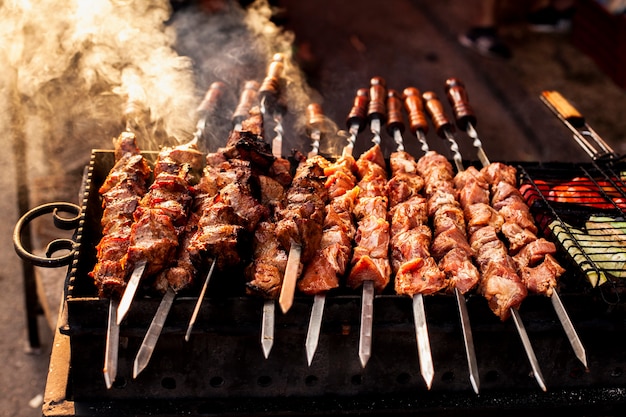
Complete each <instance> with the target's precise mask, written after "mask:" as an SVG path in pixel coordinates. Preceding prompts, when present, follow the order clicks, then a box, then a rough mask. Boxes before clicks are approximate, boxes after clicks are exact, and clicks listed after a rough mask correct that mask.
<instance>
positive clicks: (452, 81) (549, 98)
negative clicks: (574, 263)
mask: <svg viewBox="0 0 626 417" xmlns="http://www.w3.org/2000/svg"><path fill="white" fill-rule="evenodd" d="M446 93H447V96H448V100H449V101H450V104H451V105H452V108H453V110H454V112H453V113H454V117H455V119H456V123H457V126H458V127H459V128H460V129H464V130H465V131H466V132H467V135H468V136H469V137H470V138H472V139H473V140H474V142H473V146H474V147H475V148H476V149H477V155H478V159H479V160H480V162H481V164H483V166H487V165H489V164H490V162H489V158H487V155H486V154H485V151H484V150H483V146H482V142H481V141H480V139H479V137H478V133H477V132H476V129H475V125H476V122H477V120H476V115H475V114H474V110H473V109H472V107H471V106H470V104H469V96H468V94H467V90H466V89H465V85H464V84H463V83H462V82H461V81H460V80H458V79H456V78H449V79H448V80H446ZM543 97H545V102H546V104H551V105H552V106H551V108H552V109H553V111H555V112H557V114H561V113H562V114H563V117H562V120H567V119H570V120H574V119H576V120H580V119H579V118H582V116H581V115H580V113H578V111H576V109H574V108H573V107H571V108H570V107H568V105H569V103H567V101H565V99H564V98H562V96H560V94H558V93H554V92H552V93H548V94H546V92H544V94H543V95H542V98H543ZM559 109H561V112H560V113H559ZM588 130H589V131H592V130H591V128H588ZM594 134H595V132H594ZM595 136H597V135H595ZM597 143H598V144H599V145H600V146H602V152H603V154H602V155H605V152H612V150H611V149H610V148H608V145H606V143H604V141H602V140H601V139H600V141H598V142H597ZM602 155H600V156H602ZM550 301H551V302H552V306H553V308H554V311H555V312H556V315H557V317H558V318H559V321H560V322H561V326H562V327H563V330H564V331H565V334H566V335H567V338H568V340H569V343H570V345H571V346H572V349H573V350H574V353H575V354H576V357H577V358H578V359H579V360H580V361H581V362H582V364H583V365H585V368H587V355H586V352H585V347H584V346H583V344H582V341H581V340H580V338H579V337H578V334H577V333H576V329H575V328H574V325H573V324H572V321H571V319H570V318H569V315H568V314H567V311H566V310H565V307H564V306H563V303H562V302H561V297H560V296H559V293H558V292H557V291H556V288H554V290H553V291H552V295H551V296H550Z"/></svg>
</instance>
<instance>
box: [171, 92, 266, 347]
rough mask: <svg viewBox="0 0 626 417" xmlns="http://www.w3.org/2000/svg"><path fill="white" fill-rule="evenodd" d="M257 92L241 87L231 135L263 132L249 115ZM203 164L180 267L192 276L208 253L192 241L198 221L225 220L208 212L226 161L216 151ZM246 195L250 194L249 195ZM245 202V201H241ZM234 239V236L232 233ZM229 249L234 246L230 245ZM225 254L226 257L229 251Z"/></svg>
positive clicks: (193, 316) (197, 307)
mask: <svg viewBox="0 0 626 417" xmlns="http://www.w3.org/2000/svg"><path fill="white" fill-rule="evenodd" d="M257 89H258V83H257V82H256V81H248V82H246V83H245V84H244V88H243V91H242V93H241V96H240V99H239V103H238V104H237V107H236V108H235V111H234V112H233V116H232V122H233V126H234V127H233V131H235V132H238V131H240V130H242V127H243V125H245V126H246V131H253V132H254V131H258V132H260V131H261V130H262V127H260V126H261V125H262V119H261V118H260V117H259V116H258V112H257V115H256V117H255V116H254V115H253V113H252V107H253V106H254V105H255V104H256V98H257V91H256V90H257ZM233 136H234V137H238V135H236V134H235V135H233ZM206 163H207V164H206V167H205V170H204V175H203V178H202V179H201V181H200V183H199V184H198V185H197V186H196V189H195V197H194V207H195V210H194V211H193V212H192V218H191V219H190V220H192V221H193V222H192V223H191V224H192V225H193V227H191V228H188V230H189V232H188V234H187V236H186V238H185V243H184V247H185V254H184V255H183V256H184V257H185V258H186V259H188V260H187V261H186V262H184V264H183V267H185V268H187V269H188V270H189V271H190V273H192V274H195V273H196V272H197V271H196V267H195V265H194V261H195V263H196V264H197V263H203V262H204V257H202V256H199V254H201V253H202V254H206V253H207V252H208V251H207V250H201V249H200V248H198V245H197V243H202V241H203V240H206V239H203V238H201V237H195V235H196V234H197V233H199V232H198V227H200V223H201V220H202V227H206V226H207V224H209V225H210V223H211V222H208V221H207V219H213V220H212V222H216V221H217V220H218V219H220V218H223V217H225V216H224V215H221V216H214V215H212V214H211V211H212V210H213V211H218V212H219V211H220V210H219V208H218V207H213V206H214V203H216V202H215V196H216V195H217V194H218V191H219V190H220V189H222V188H223V187H224V185H225V184H226V183H227V182H228V181H227V180H224V179H222V178H221V175H220V173H219V167H220V166H221V165H222V164H226V157H225V156H224V155H223V153H222V152H221V151H220V150H218V151H217V152H214V153H211V154H208V155H207V157H206ZM227 165H228V164H227ZM231 178H232V176H231ZM239 178H249V176H248V175H242V176H240V177H239ZM244 189H245V190H246V191H249V188H248V184H246V186H244ZM237 190H239V189H237ZM247 194H250V193H249V192H248V193H247ZM244 200H246V199H245V198H244ZM216 208H217V210H216ZM194 223H195V224H194ZM251 226H252V225H251ZM255 226H256V222H255V223H254V227H255ZM210 230H212V232H213V233H222V234H224V233H227V234H228V233H230V235H231V236H232V230H229V228H228V227H225V228H224V227H223V228H213V229H210ZM235 236H236V233H235ZM226 237H227V236H223V237H221V238H216V239H213V241H214V246H215V244H217V243H218V242H220V241H223V242H229V241H231V239H226ZM192 238H195V241H196V245H192ZM198 241H199V242H198ZM236 242H237V239H235V246H236ZM194 246H195V247H194ZM200 247H202V248H205V247H206V245H204V244H201V245H200ZM230 247H231V248H232V247H233V245H230ZM227 248H228V246H227ZM192 252H193V253H195V260H194V259H192V258H193V257H192ZM216 252H218V251H215V250H214V251H213V256H212V261H211V262H210V263H211V266H210V268H209V272H208V273H207V274H206V277H205V279H204V283H203V285H202V288H201V290H200V293H199V295H198V299H197V301H196V305H195V307H194V310H193V313H192V314H191V318H190V319H189V324H188V325H187V331H186V333H185V340H186V341H189V338H190V337H191V332H192V330H193V326H194V325H195V323H196V319H197V317H198V314H199V312H200V307H201V306H202V300H204V296H205V294H206V291H207V289H208V286H209V281H210V279H211V276H212V275H213V271H214V270H215V265H216V263H217V260H218V257H217V255H215V253H216ZM225 253H226V254H228V251H227V252H225ZM225 256H226V255H225ZM226 257H227V258H229V259H237V257H234V256H230V255H229V256H226Z"/></svg>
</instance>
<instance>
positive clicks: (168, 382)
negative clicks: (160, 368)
mask: <svg viewBox="0 0 626 417" xmlns="http://www.w3.org/2000/svg"><path fill="white" fill-rule="evenodd" d="M161 386H162V387H163V388H165V389H176V380H175V379H174V378H170V377H167V378H163V379H162V380H161Z"/></svg>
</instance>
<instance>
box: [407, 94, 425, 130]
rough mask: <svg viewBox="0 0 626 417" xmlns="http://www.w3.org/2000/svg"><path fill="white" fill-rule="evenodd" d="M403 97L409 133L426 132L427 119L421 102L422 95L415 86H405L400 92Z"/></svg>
mask: <svg viewBox="0 0 626 417" xmlns="http://www.w3.org/2000/svg"><path fill="white" fill-rule="evenodd" d="M402 96H403V98H404V108H405V109H406V112H407V114H408V119H409V129H410V130H411V133H413V134H416V132H417V131H418V130H419V131H422V132H423V133H427V132H428V120H427V119H426V113H424V103H423V102H422V96H421V94H420V91H419V90H418V89H417V88H415V87H407V88H405V89H404V91H403V92H402Z"/></svg>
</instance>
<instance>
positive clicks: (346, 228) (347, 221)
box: [298, 156, 359, 295]
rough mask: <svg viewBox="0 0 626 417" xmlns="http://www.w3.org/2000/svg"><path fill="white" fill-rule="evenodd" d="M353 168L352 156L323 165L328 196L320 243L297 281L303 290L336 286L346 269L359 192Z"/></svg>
mask: <svg viewBox="0 0 626 417" xmlns="http://www.w3.org/2000/svg"><path fill="white" fill-rule="evenodd" d="M355 172H356V162H355V160H354V158H353V157H352V156H343V157H341V158H340V159H338V160H337V161H335V162H334V163H332V164H330V165H329V166H327V167H326V168H325V169H324V174H325V175H326V182H325V184H324V185H325V187H326V189H327V192H328V196H329V198H330V200H329V202H328V204H327V205H326V207H325V216H324V224H323V230H322V239H321V242H320V247H319V249H318V250H317V251H316V252H315V254H314V255H313V258H312V259H311V261H310V262H309V263H308V264H307V265H306V266H305V269H304V271H303V274H302V277H301V278H300V280H299V281H298V289H299V290H300V291H301V292H302V293H304V294H308V295H314V294H320V293H323V292H326V291H329V290H331V289H333V288H337V287H339V279H340V277H342V276H343V275H344V274H345V272H346V269H347V267H348V264H349V262H350V258H351V256H352V240H353V239H354V235H355V233H356V226H355V224H354V221H353V220H352V211H353V210H354V205H355V202H356V199H357V196H358V194H359V189H358V187H355V184H356V176H355V175H354V173H355Z"/></svg>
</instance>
